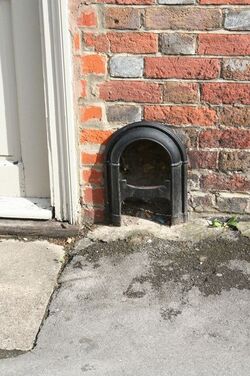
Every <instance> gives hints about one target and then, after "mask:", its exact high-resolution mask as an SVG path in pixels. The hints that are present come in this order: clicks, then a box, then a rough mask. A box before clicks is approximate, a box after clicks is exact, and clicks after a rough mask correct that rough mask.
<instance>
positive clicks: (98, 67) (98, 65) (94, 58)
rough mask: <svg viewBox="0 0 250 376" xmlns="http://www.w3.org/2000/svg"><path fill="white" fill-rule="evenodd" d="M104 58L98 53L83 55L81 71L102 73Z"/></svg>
mask: <svg viewBox="0 0 250 376" xmlns="http://www.w3.org/2000/svg"><path fill="white" fill-rule="evenodd" d="M105 72H106V58H105V57H104V56H100V55H85V56H83V57H82V73H83V74H86V73H93V74H104V73H105Z"/></svg>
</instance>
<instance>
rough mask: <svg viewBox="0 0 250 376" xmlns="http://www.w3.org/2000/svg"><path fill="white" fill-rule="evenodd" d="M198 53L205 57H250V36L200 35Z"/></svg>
mask: <svg viewBox="0 0 250 376" xmlns="http://www.w3.org/2000/svg"><path fill="white" fill-rule="evenodd" d="M198 46H199V47H198V53H199V54H203V55H232V56H233V55H249V54H250V43H249V35H245V34H231V35H230V34H200V35H199V37H198Z"/></svg>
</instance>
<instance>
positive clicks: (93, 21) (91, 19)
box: [77, 9, 97, 27]
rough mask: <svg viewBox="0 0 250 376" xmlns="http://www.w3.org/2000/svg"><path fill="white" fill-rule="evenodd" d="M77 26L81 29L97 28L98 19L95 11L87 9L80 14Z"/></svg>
mask: <svg viewBox="0 0 250 376" xmlns="http://www.w3.org/2000/svg"><path fill="white" fill-rule="evenodd" d="M77 25H78V26H79V27H95V26H97V17H96V13H95V11H94V10H93V9H85V10H84V11H83V12H81V13H80V15H79V17H78V20H77Z"/></svg>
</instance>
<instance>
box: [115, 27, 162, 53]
mask: <svg viewBox="0 0 250 376" xmlns="http://www.w3.org/2000/svg"><path fill="white" fill-rule="evenodd" d="M108 39H109V41H110V49H111V51H112V52H128V53H145V54H150V53H156V52H157V50H158V37H157V34H152V33H137V32H128V33H108Z"/></svg>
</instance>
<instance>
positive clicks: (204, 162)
mask: <svg viewBox="0 0 250 376" xmlns="http://www.w3.org/2000/svg"><path fill="white" fill-rule="evenodd" d="M188 157H189V163H190V166H191V168H193V169H200V168H201V169H203V168H207V169H216V167H217V159H218V153H217V152H216V151H203V150H189V152H188Z"/></svg>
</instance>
